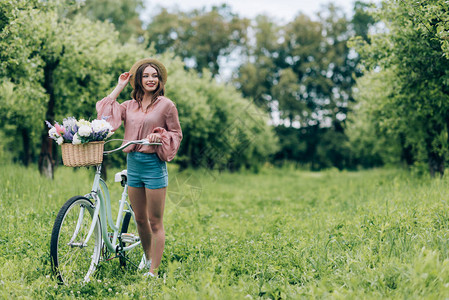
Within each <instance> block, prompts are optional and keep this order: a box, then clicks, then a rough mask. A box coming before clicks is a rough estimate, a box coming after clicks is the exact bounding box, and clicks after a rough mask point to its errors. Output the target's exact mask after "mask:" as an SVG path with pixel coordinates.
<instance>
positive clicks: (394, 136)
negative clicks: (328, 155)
mask: <svg viewBox="0 0 449 300" xmlns="http://www.w3.org/2000/svg"><path fill="white" fill-rule="evenodd" d="M393 76H394V74H393V73H392V72H391V71H389V70H385V71H376V72H369V73H368V72H367V73H366V74H365V75H364V76H363V77H361V78H359V79H358V80H357V85H356V88H355V89H356V92H355V96H354V97H355V99H356V100H357V103H356V105H355V106H353V113H352V114H350V115H349V118H348V122H346V131H345V132H346V133H347V135H348V137H349V144H350V149H351V152H352V160H353V163H354V164H355V165H358V166H365V167H374V166H380V165H383V164H391V163H397V162H399V161H400V160H401V159H402V160H403V161H404V162H405V163H407V164H408V165H411V164H413V155H412V153H409V152H410V151H409V150H410V149H409V146H408V145H405V143H404V141H403V139H401V137H400V136H399V135H398V133H399V131H398V126H399V124H398V123H397V121H395V120H393V119H392V118H390V117H389V114H390V113H389V112H390V111H392V110H393V108H392V107H391V106H392V102H391V100H389V97H391V95H393V94H394V93H395V90H396V89H397V88H398V87H397V86H396V84H397V83H396V82H395V81H394V77H393ZM404 125H405V123H404ZM401 142H402V144H401Z"/></svg>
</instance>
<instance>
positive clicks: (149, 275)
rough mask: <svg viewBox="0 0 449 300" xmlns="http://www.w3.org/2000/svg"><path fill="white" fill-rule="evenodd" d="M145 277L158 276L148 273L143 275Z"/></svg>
mask: <svg viewBox="0 0 449 300" xmlns="http://www.w3.org/2000/svg"><path fill="white" fill-rule="evenodd" d="M143 276H144V277H155V276H156V275H154V274H153V273H151V272H146V273H145V274H143Z"/></svg>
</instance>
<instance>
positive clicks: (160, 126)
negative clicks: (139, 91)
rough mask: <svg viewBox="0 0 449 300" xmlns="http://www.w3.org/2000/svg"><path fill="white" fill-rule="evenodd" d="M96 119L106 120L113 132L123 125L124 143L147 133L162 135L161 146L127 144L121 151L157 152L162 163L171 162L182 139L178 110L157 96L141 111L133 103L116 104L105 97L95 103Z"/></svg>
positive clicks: (167, 100)
mask: <svg viewBox="0 0 449 300" xmlns="http://www.w3.org/2000/svg"><path fill="white" fill-rule="evenodd" d="M96 108H97V116H98V118H99V119H101V118H106V119H107V121H108V122H109V123H110V124H111V126H112V127H113V130H114V131H115V130H116V129H117V128H119V127H120V126H121V125H122V121H123V123H124V126H125V137H124V140H125V141H124V142H123V144H125V143H126V142H127V141H131V140H140V139H144V138H146V137H147V136H148V135H149V134H150V133H160V134H161V143H162V145H161V146H144V145H130V146H128V147H126V148H125V149H124V150H123V151H124V152H127V153H129V152H143V153H156V154H157V155H158V156H159V158H160V159H161V160H163V161H171V160H172V159H173V158H174V157H175V155H176V152H178V149H179V145H180V143H181V140H182V131H181V125H180V124H179V118H178V110H177V109H176V106H175V104H174V103H173V102H172V101H171V100H170V99H168V98H166V97H163V96H160V97H158V99H157V100H156V102H155V103H154V104H153V106H152V107H151V110H149V111H147V112H143V111H142V110H141V109H139V104H138V103H137V101H136V100H134V99H133V100H128V101H125V102H123V103H121V104H120V103H118V102H117V101H116V100H115V99H112V98H109V97H106V98H103V99H102V100H100V101H98V102H97V105H96Z"/></svg>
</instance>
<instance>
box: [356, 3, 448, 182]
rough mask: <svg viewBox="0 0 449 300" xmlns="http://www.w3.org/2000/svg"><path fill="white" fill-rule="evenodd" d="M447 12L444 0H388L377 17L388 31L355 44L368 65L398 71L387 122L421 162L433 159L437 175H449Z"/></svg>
mask: <svg viewBox="0 0 449 300" xmlns="http://www.w3.org/2000/svg"><path fill="white" fill-rule="evenodd" d="M447 11H448V7H447V4H446V3H444V2H443V1H437V2H426V1H424V2H413V1H408V0H407V1H405V0H404V1H389V2H385V3H384V4H383V5H382V7H381V8H379V10H378V13H377V17H378V18H380V20H382V21H383V22H384V23H385V26H386V27H387V30H385V32H383V33H379V34H377V35H374V36H373V37H372V39H371V43H370V44H368V43H366V42H361V41H360V40H355V41H354V42H353V44H354V45H357V46H358V51H359V52H360V54H361V56H362V58H364V63H365V65H366V67H367V68H371V69H373V68H380V69H381V70H388V71H389V72H392V74H393V76H392V77H391V81H393V82H395V84H396V85H397V89H396V90H395V93H393V94H392V95H389V97H388V98H386V99H385V101H388V103H389V105H388V106H385V107H384V108H383V109H384V110H385V116H386V119H387V120H388V122H384V123H383V124H381V125H382V126H384V127H386V126H392V125H391V124H394V126H393V127H392V128H393V129H394V130H395V131H396V136H398V138H400V139H402V140H403V144H404V145H409V146H410V147H411V148H412V153H414V155H415V157H416V159H417V160H418V161H423V160H425V161H427V163H428V166H429V171H430V174H431V175H432V176H435V174H440V175H441V176H442V175H443V174H444V163H445V160H446V157H447V151H448V129H449V121H448V120H449V115H448V112H449V104H448V103H449V101H448V100H449V99H448V96H449V86H448V85H449V80H448V79H449V77H448V71H447V70H448V68H449V60H448V59H447V56H446V53H447V52H446V51H445V46H446V40H444V39H443V38H444V36H445V34H444V30H443V29H444V28H445V26H446V25H445V24H446V23H447V21H448V19H449V18H448V16H447V13H446V12H447ZM393 129H392V130H393Z"/></svg>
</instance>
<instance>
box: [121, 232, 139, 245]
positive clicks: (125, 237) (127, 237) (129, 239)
mask: <svg viewBox="0 0 449 300" xmlns="http://www.w3.org/2000/svg"><path fill="white" fill-rule="evenodd" d="M121 239H122V242H123V243H135V242H138V241H140V238H139V236H137V235H135V234H132V233H122V236H121Z"/></svg>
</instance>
